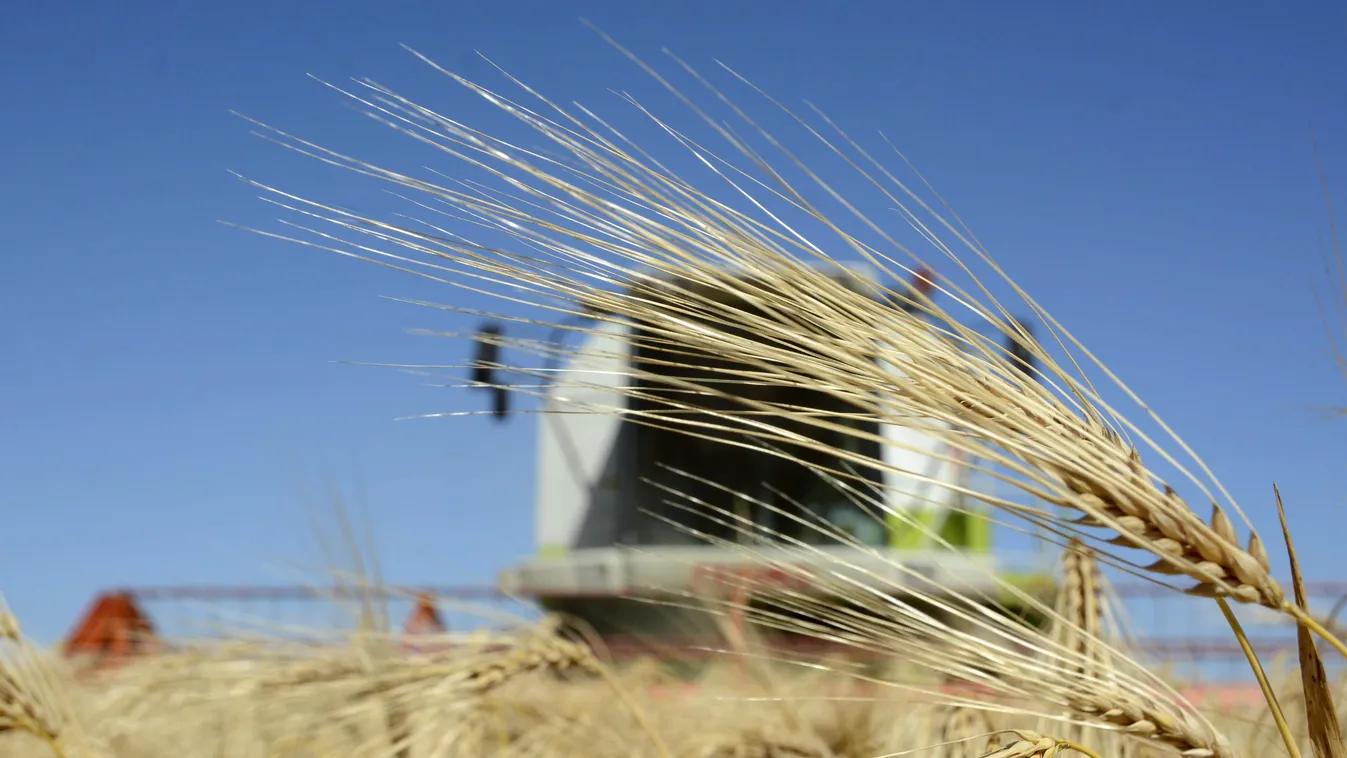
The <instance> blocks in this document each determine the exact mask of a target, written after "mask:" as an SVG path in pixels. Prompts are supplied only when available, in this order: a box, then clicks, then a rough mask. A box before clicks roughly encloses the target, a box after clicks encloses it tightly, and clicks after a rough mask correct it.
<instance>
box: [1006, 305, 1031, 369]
mask: <svg viewBox="0 0 1347 758" xmlns="http://www.w3.org/2000/svg"><path fill="white" fill-rule="evenodd" d="M1014 322H1015V325H1016V326H1018V327H1019V328H1020V329H1021V330H1023V332H1024V334H1025V335H1026V336H1021V337H1017V336H1014V335H1010V334H1007V335H1006V352H1007V353H1009V354H1010V363H1011V365H1013V366H1014V367H1015V368H1017V369H1019V370H1020V372H1021V373H1023V374H1024V375H1025V377H1026V378H1030V379H1032V378H1033V377H1034V369H1035V368H1036V367H1037V366H1038V361H1037V360H1035V359H1034V354H1033V353H1032V352H1031V351H1030V350H1029V347H1028V345H1027V344H1026V342H1027V343H1029V344H1033V342H1034V328H1033V326H1032V325H1031V324H1026V323H1024V322H1023V321H1020V320H1019V319H1014Z"/></svg>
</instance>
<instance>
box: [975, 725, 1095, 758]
mask: <svg viewBox="0 0 1347 758" xmlns="http://www.w3.org/2000/svg"><path fill="white" fill-rule="evenodd" d="M1002 734H1013V735H1014V736H1015V741H1014V742H1011V743H1010V744H1009V745H1006V746H1005V747H1002V748H997V749H994V750H991V751H989V752H987V753H984V754H983V755H982V757H981V758H1054V756H1058V755H1062V754H1063V753H1064V752H1068V751H1069V752H1076V753H1080V754H1081V755H1085V756H1088V758H1100V755H1099V754H1098V753H1096V752H1095V751H1093V750H1091V749H1089V748H1087V747H1085V746H1084V745H1081V744H1079V743H1076V742H1072V741H1070V740H1064V739H1059V738H1057V737H1051V736H1048V735H1046V734H1040V733H1038V732H1031V731H1029V730H1027V729H1012V730H1009V731H1008V732H1003V733H1002Z"/></svg>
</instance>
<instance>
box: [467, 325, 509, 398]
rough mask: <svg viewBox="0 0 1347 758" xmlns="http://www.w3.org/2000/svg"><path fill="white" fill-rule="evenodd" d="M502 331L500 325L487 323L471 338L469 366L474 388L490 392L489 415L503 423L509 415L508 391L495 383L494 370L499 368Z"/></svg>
mask: <svg viewBox="0 0 1347 758" xmlns="http://www.w3.org/2000/svg"><path fill="white" fill-rule="evenodd" d="M503 334H504V330H503V329H502V328H501V326H500V324H497V323H495V322H492V321H488V322H487V323H486V325H484V326H483V327H482V328H480V329H478V330H477V334H476V335H474V336H473V342H474V343H475V347H474V348H473V356H472V360H471V361H470V362H469V364H468V365H469V366H470V367H471V368H472V384H473V386H475V387H479V388H481V389H486V390H490V391H491V415H492V416H494V417H495V419H496V420H497V421H504V420H505V417H506V416H507V415H509V413H510V391H509V389H508V388H506V387H505V386H503V385H501V384H500V383H499V382H497V381H496V370H497V369H498V368H499V367H500V339H501V336H502V335H503Z"/></svg>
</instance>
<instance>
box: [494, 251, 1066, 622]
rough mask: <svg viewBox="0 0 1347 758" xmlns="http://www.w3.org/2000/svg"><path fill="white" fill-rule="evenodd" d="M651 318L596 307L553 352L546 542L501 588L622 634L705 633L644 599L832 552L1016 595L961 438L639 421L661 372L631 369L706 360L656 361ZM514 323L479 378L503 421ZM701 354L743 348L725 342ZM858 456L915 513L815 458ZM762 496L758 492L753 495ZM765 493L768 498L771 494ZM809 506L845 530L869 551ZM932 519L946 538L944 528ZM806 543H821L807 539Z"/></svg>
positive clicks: (781, 572)
mask: <svg viewBox="0 0 1347 758" xmlns="http://www.w3.org/2000/svg"><path fill="white" fill-rule="evenodd" d="M833 275H834V276H836V277H840V279H841V281H842V283H843V284H847V285H848V286H850V285H852V284H859V283H860V282H861V281H862V280H861V279H859V278H857V277H863V276H866V273H865V272H864V271H863V270H860V269H851V268H847V269H841V270H839V271H838V272H837V273H836V274H833ZM912 286H913V288H914V289H916V290H918V291H922V292H923V294H925V293H926V292H929V289H930V287H931V286H932V284H931V278H930V275H929V274H927V273H924V272H919V273H918V274H917V275H916V278H915V280H914V282H913V285H912ZM895 307H908V306H904V305H898V304H895ZM639 330H640V327H639V326H638V325H632V324H629V323H626V322H623V321H617V320H598V321H596V322H594V323H592V324H591V325H589V326H588V328H587V329H585V330H584V331H583V332H582V334H583V335H584V336H583V342H582V343H581V344H580V345H579V346H578V347H576V348H574V349H572V350H568V351H567V353H568V354H569V355H570V356H571V358H570V360H569V361H568V362H564V363H551V364H550V365H549V370H548V371H547V376H548V377H549V378H548V380H547V381H548V385H547V388H546V390H545V391H544V393H543V397H542V403H543V408H542V411H543V412H542V413H541V414H540V415H539V430H538V438H537V446H538V447H537V456H538V457H537V472H536V473H537V480H536V484H535V486H536V500H535V524H534V530H535V543H536V551H537V552H536V555H535V556H533V557H532V558H530V559H528V560H524V561H522V562H520V563H519V564H517V565H514V566H512V567H510V568H508V569H507V570H505V571H504V572H503V573H502V574H501V575H500V577H499V586H500V588H501V589H502V590H503V591H505V592H507V593H509V594H512V595H516V596H520V597H527V598H532V599H534V600H536V601H537V602H538V603H539V604H540V605H541V606H543V607H544V608H546V609H548V610H552V611H559V612H564V613H566V614H568V615H570V616H573V617H578V618H580V619H583V620H584V621H585V622H586V623H587V624H589V625H590V626H592V627H593V628H594V629H595V630H596V631H597V632H598V633H599V634H601V635H603V636H605V637H607V638H610V639H611V638H614V637H621V638H623V639H637V638H646V639H648V638H650V637H652V636H653V637H664V638H667V637H668V636H669V635H670V634H671V630H678V632H677V633H678V634H683V635H689V636H690V635H697V634H704V633H707V632H708V629H709V623H710V622H708V621H707V620H706V619H701V620H699V619H697V618H694V616H695V614H694V613H693V612H691V611H687V610H686V609H683V610H678V611H676V610H675V609H674V608H672V607H670V606H668V605H660V604H654V603H650V602H643V601H642V600H643V599H648V598H649V597H650V596H660V595H666V596H675V597H686V596H687V595H688V594H689V593H704V592H707V591H708V585H709V584H714V583H715V581H716V580H717V578H718V577H719V578H722V579H723V578H724V577H726V576H734V577H736V578H737V581H736V582H735V584H737V585H742V584H743V582H744V580H745V579H748V580H751V581H754V582H763V581H771V580H773V579H775V580H777V581H792V577H794V578H795V579H796V580H798V578H799V577H800V576H803V575H807V574H808V573H809V572H810V571H811V567H819V568H822V567H821V566H819V565H818V564H819V563H820V562H822V561H826V560H828V559H829V557H834V558H840V559H841V560H843V561H845V562H846V563H847V564H850V565H852V566H856V567H858V568H862V569H863V572H864V573H867V574H869V575H870V576H871V577H873V578H875V579H876V580H877V581H885V582H886V583H887V584H888V586H890V587H902V586H903V585H904V584H905V583H910V581H911V580H910V579H906V577H907V576H908V575H907V574H906V573H905V572H904V571H902V570H899V569H898V568H896V567H897V566H903V567H905V568H906V569H907V571H915V572H918V573H919V574H920V575H922V576H924V577H927V578H928V579H930V580H931V582H930V584H931V585H932V586H946V587H950V586H958V587H963V588H969V587H975V588H980V589H981V590H982V591H984V592H985V593H986V595H987V596H988V597H994V596H1004V595H1005V593H1001V592H999V591H998V590H997V587H996V585H995V584H994V583H993V582H992V581H991V580H990V579H989V578H988V576H989V574H993V573H994V574H997V575H1000V576H1001V577H1002V578H1003V579H1007V578H1008V577H1007V572H1005V571H1004V570H1002V569H1001V568H1000V567H998V566H997V564H996V555H995V553H994V552H993V550H992V532H991V527H990V522H989V521H988V520H986V519H984V518H980V517H979V516H978V515H977V512H978V509H979V505H978V504H976V503H975V502H974V501H973V499H972V498H969V497H966V496H965V495H964V494H962V493H965V492H969V491H975V490H973V489H972V488H973V487H974V486H975V484H976V483H975V482H974V481H973V480H974V476H973V469H972V467H971V466H970V465H969V464H970V462H969V461H968V460H966V459H965V458H963V457H961V455H960V452H959V451H957V450H955V449H953V448H949V447H948V446H947V445H946V444H945V443H943V442H942V441H940V440H939V439H938V438H937V437H935V436H932V435H930V434H928V433H924V432H922V431H920V430H918V429H914V428H907V427H902V426H897V425H889V424H879V423H875V422H855V421H852V422H848V423H867V424H868V426H869V428H868V429H865V430H863V431H865V432H868V433H869V435H872V438H879V439H882V440H885V441H886V442H888V443H892V444H880V443H878V442H867V441H865V440H864V439H863V438H862V437H858V436H853V435H844V434H839V433H832V434H831V437H832V438H831V439H830V438H829V436H830V435H829V433H827V432H826V431H823V430H819V429H818V428H817V427H805V426H804V425H801V426H800V429H798V430H796V431H800V432H802V433H807V434H809V435H810V436H812V437H814V438H815V439H816V440H817V441H818V442H820V443H822V444H821V445H818V446H815V447H812V448H810V450H811V451H817V450H819V449H824V450H829V449H831V450H839V449H845V450H847V451H848V452H849V453H851V454H852V455H851V456H848V457H850V458H851V460H855V459H856V458H857V457H861V458H862V459H872V460H876V461H882V462H883V463H884V464H886V465H884V466H882V467H875V468H868V469H866V470H864V471H860V472H856V470H855V466H854V465H852V464H850V463H845V462H843V461H842V460H841V459H840V458H839V457H837V456H833V459H832V460H829V459H828V456H826V455H823V454H821V453H818V452H807V453H802V454H799V455H795V454H792V455H791V456H788V457H783V456H779V455H773V454H772V453H771V452H769V451H766V450H763V449H760V448H757V449H755V448H754V447H753V446H751V445H734V444H725V443H724V441H714V440H709V441H708V440H702V439H698V438H696V437H692V436H689V435H687V434H686V433H682V432H678V431H674V430H670V429H667V428H660V427H658V426H655V425H650V424H643V423H638V422H636V421H633V420H630V419H628V418H626V417H624V416H623V415H622V414H623V411H639V410H641V408H640V406H641V404H642V403H645V402H648V400H647V399H645V398H649V397H650V396H651V393H654V392H657V391H658V387H656V386H654V385H655V384H658V382H651V386H648V387H638V388H637V389H638V390H639V391H637V392H632V391H631V389H632V388H630V387H628V386H627V383H629V382H641V381H645V380H643V379H641V378H631V377H632V375H633V372H632V370H631V369H632V367H633V366H638V365H639V366H640V367H641V372H640V373H641V375H642V376H649V375H650V372H651V367H652V366H661V365H668V364H669V363H677V364H679V368H677V369H673V370H677V371H683V372H687V371H696V369H690V368H687V367H686V366H687V365H688V364H690V363H691V361H688V360H681V361H672V362H671V361H660V360H658V357H659V356H658V355H654V354H653V353H654V352H657V351H658V350H659V349H668V348H667V347H665V348H655V347H650V346H649V345H650V344H651V343H653V342H657V341H648V340H642V339H641V338H640V337H641V335H640V334H639ZM1026 333H1027V332H1026ZM501 337H502V331H501V329H500V327H499V326H498V325H496V324H494V323H492V324H488V325H487V326H485V327H484V328H483V329H482V330H481V331H480V332H479V339H478V341H477V347H476V353H475V355H474V357H473V362H472V367H473V368H472V371H473V382H474V384H476V385H477V386H479V387H482V388H485V389H487V390H488V391H489V392H491V393H492V397H493V414H494V415H495V416H496V418H498V419H504V418H505V417H506V414H507V413H508V397H507V394H508V390H507V389H506V387H505V385H504V383H503V380H502V378H501V376H500V374H502V373H505V372H508V371H509V369H508V368H507V367H506V366H505V365H504V364H503V363H502V361H501V358H500V344H501ZM1007 350H1008V352H1009V353H1010V354H1011V357H1012V360H1013V361H1017V362H1019V363H1020V364H1022V366H1023V367H1024V368H1025V370H1029V369H1030V368H1031V367H1032V357H1031V354H1030V353H1029V352H1028V350H1026V349H1025V348H1024V347H1023V346H1021V345H1019V344H1016V343H1014V341H1011V344H1009V345H1008V346H1007ZM701 358H702V359H703V360H706V361H709V362H712V363H724V362H726V361H727V359H725V358H724V357H721V356H712V355H709V354H703V355H701ZM779 391H780V392H781V393H783V394H786V395H787V396H785V397H783V396H776V397H774V398H773V400H774V401H775V402H781V403H783V404H788V405H790V406H792V407H806V408H815V409H817V410H819V411H822V412H825V413H826V412H829V411H836V412H838V413H843V412H845V409H844V408H841V407H840V406H839V401H837V400H836V399H835V398H834V397H832V396H830V395H828V394H825V393H823V392H820V391H811V390H808V389H801V388H782V389H781V390H779ZM699 402H700V401H699ZM706 402H714V401H711V400H708V401H706ZM708 409H709V410H714V409H711V408H708ZM558 411H569V412H558ZM576 411H579V412H576ZM869 435H867V436H869ZM802 449H803V448H802ZM856 454H858V455H856ZM848 468H849V469H850V470H851V471H852V472H853V473H859V475H860V476H861V477H862V478H863V479H866V480H869V481H870V482H871V483H872V484H873V485H874V486H873V490H872V491H873V493H874V494H873V495H872V497H875V498H879V499H880V500H882V503H883V509H884V510H885V511H893V512H897V513H906V514H908V516H909V518H906V519H904V518H897V517H894V516H893V515H887V516H886V515H885V514H883V513H876V512H872V511H871V509H870V508H868V507H867V506H866V505H864V504H862V502H858V499H857V498H856V497H854V496H850V497H849V496H848V495H847V494H846V493H844V492H843V491H842V490H840V489H839V488H838V487H837V486H836V485H835V483H833V482H829V481H828V480H827V479H826V478H824V477H821V476H819V475H818V474H817V473H816V471H818V470H845V469H848ZM899 472H911V473H910V474H903V473H899ZM933 482H935V483H938V484H932V483H933ZM670 493H678V494H679V495H680V496H681V497H680V498H675V497H672V496H671V494H670ZM744 495H748V496H749V497H747V498H746V497H743V496H744ZM680 499H681V500H683V501H684V503H683V504H680V503H679V500H680ZM688 502H693V503H701V504H704V506H710V508H712V509H715V510H718V511H720V512H721V513H725V512H729V513H738V514H740V515H741V517H742V518H743V521H740V522H739V523H752V524H753V525H754V529H755V530H757V531H759V532H760V533H761V534H762V535H769V536H772V537H775V538H776V539H777V544H775V545H767V546H764V545H763V544H761V542H757V541H755V545H754V547H753V549H752V552H753V555H751V556H750V555H746V554H745V552H744V551H742V550H738V549H735V548H734V547H733V546H726V544H725V543H726V542H735V541H741V539H742V530H732V529H730V528H729V527H728V526H726V524H725V523H724V522H725V519H724V518H723V517H721V518H714V517H710V516H708V515H706V514H705V513H704V512H703V509H702V508H690V507H688V506H687V505H686V503H688ZM749 503H755V504H757V505H755V506H753V507H748V505H747V504H749ZM764 503H765V504H769V505H770V507H761V504H764ZM791 514H795V515H796V516H797V517H794V518H793V517H791ZM800 517H803V518H800ZM802 521H811V522H816V523H817V522H821V523H822V524H826V525H827V526H828V527H831V528H832V529H834V530H840V531H842V532H845V533H847V534H849V535H850V537H851V539H852V540H854V541H855V542H857V543H860V545H862V546H863V548H859V547H857V546H856V545H855V544H850V545H848V544H845V543H843V542H841V541H840V540H837V539H836V538H834V537H831V536H830V535H828V534H827V530H820V529H812V528H809V527H807V526H805V525H804V524H803V523H802ZM914 524H916V525H919V526H914ZM736 532H738V533H736ZM932 534H935V535H939V538H940V539H939V540H936V539H932V537H931V535H932ZM706 537H711V538H713V539H712V540H707V539H706ZM801 543H803V544H805V545H807V546H808V547H807V548H802V547H800V546H799V545H800V544H801ZM942 543H943V544H942ZM949 547H952V548H953V549H949ZM633 548H634V549H633ZM764 559H766V560H764ZM768 566H770V568H768ZM791 569H798V570H799V572H798V573H796V572H794V571H792V570H791ZM1009 578H1011V579H1012V580H1013V581H1015V583H1016V584H1019V585H1023V586H1024V588H1025V589H1029V590H1031V591H1032V590H1037V589H1042V590H1048V589H1050V587H1051V579H1050V573H1047V572H1027V573H1024V574H1022V575H1020V576H1018V577H1009ZM806 584H807V583H806ZM792 589H793V590H796V591H800V590H801V589H803V590H805V591H807V590H808V587H807V586H806V587H803V588H801V587H799V586H796V587H792ZM684 602H685V601H684ZM671 615H676V616H677V618H676V619H674V618H671ZM617 647H619V645H617V644H615V643H614V644H610V648H614V649H616V648H617Z"/></svg>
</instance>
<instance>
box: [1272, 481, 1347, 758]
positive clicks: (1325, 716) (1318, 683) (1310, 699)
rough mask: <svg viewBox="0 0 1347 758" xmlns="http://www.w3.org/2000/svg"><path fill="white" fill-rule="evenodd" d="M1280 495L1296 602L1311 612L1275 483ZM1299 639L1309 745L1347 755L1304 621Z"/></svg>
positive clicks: (1327, 756)
mask: <svg viewBox="0 0 1347 758" xmlns="http://www.w3.org/2000/svg"><path fill="white" fill-rule="evenodd" d="M1272 491H1273V492H1274V493H1276V496H1277V515H1278V516H1279V517H1280V518H1281V523H1282V536H1283V537H1284V538H1285V539H1286V556H1287V558H1288V559H1289V560H1290V562H1291V585H1292V587H1293V589H1294V590H1295V597H1296V605H1298V606H1300V609H1301V610H1303V611H1305V612H1309V606H1308V604H1307V602H1306V598H1305V582H1304V579H1303V578H1302V577H1301V575H1300V561H1299V560H1297V559H1296V548H1295V545H1294V544H1292V542H1291V529H1290V527H1289V526H1287V524H1286V508H1285V507H1283V505H1282V493H1281V489H1280V488H1278V487H1277V485H1275V484H1274V485H1272ZM1296 642H1297V643H1298V645H1299V647H1300V684H1301V687H1302V688H1303V689H1304V693H1305V719H1306V721H1307V722H1308V724H1309V731H1310V744H1311V745H1312V746H1313V747H1314V755H1315V757H1316V758H1347V749H1344V748H1343V744H1342V730H1341V728H1340V727H1339V726H1338V716H1337V708H1336V707H1335V706H1334V704H1333V688H1332V687H1331V686H1330V685H1329V683H1328V675H1327V673H1325V671H1324V661H1323V659H1322V658H1320V657H1319V649H1318V648H1317V647H1315V644H1314V635H1313V634H1311V633H1310V630H1309V629H1306V628H1305V625H1304V624H1299V625H1297V626H1296Z"/></svg>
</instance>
